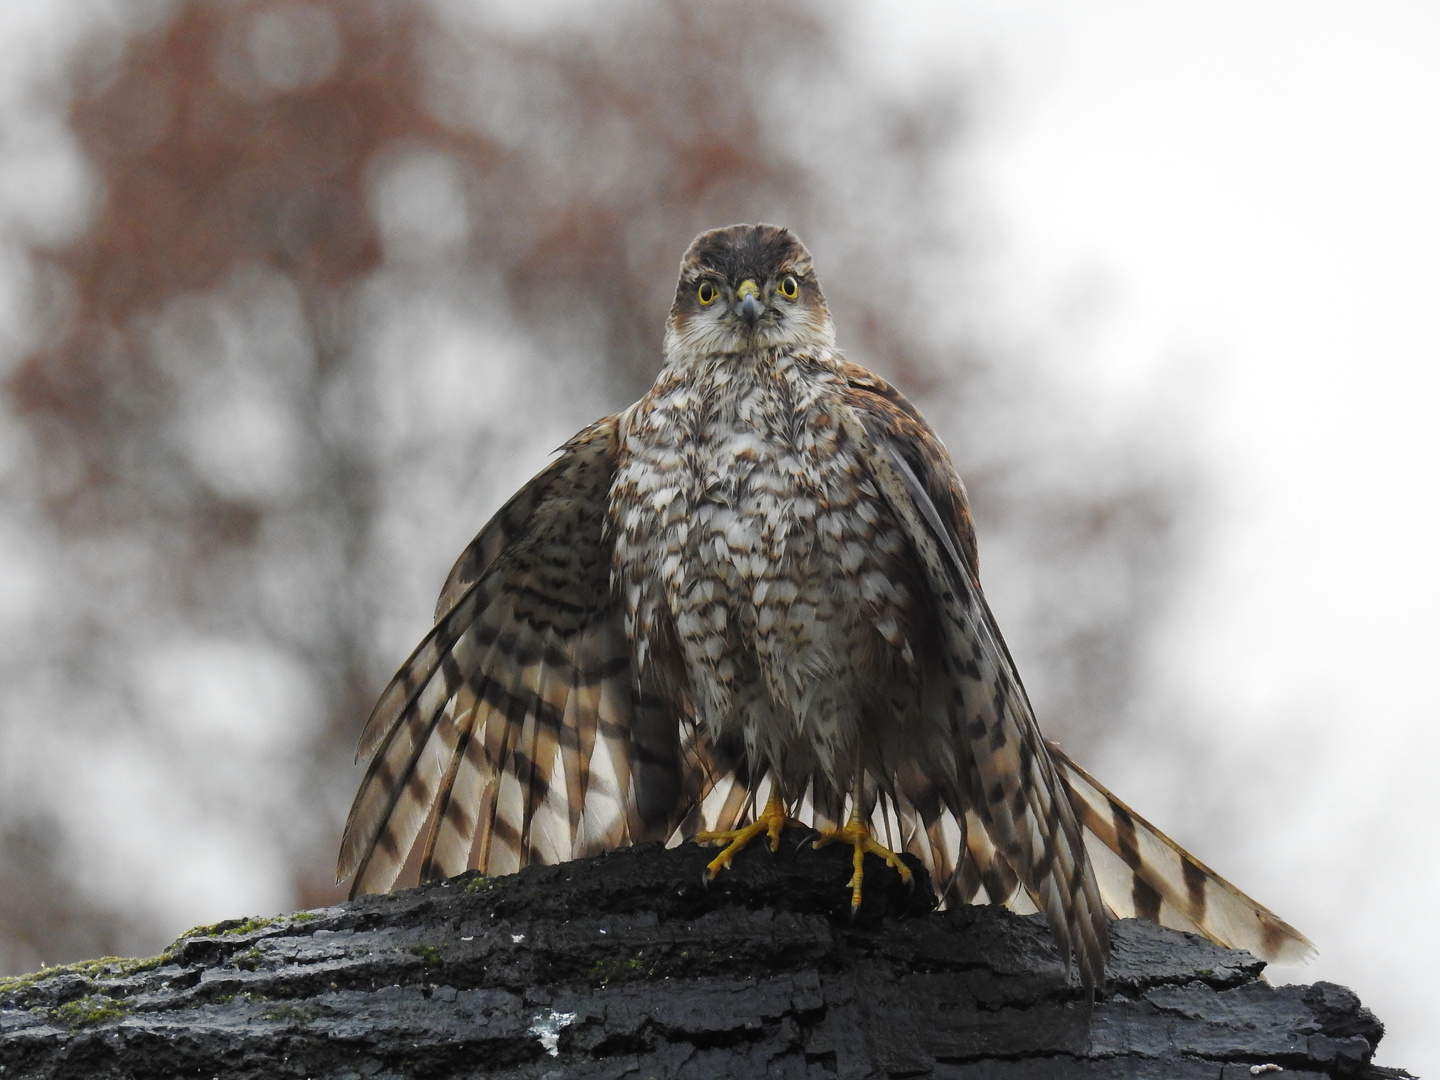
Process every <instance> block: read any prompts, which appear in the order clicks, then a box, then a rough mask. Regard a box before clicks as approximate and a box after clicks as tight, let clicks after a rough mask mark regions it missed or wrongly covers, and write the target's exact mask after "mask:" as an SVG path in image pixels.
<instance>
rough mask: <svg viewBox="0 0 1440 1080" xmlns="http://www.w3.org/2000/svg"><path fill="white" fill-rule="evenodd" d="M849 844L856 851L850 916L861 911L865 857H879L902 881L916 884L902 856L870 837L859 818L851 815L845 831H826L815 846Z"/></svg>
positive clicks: (851, 881)
mask: <svg viewBox="0 0 1440 1080" xmlns="http://www.w3.org/2000/svg"><path fill="white" fill-rule="evenodd" d="M839 843H845V844H849V845H850V846H851V847H852V848H854V850H855V873H854V874H853V875H851V877H850V914H851V915H852V916H853V915H854V914H855V912H857V911H859V910H860V887H861V885H862V884H863V883H864V881H865V856H866V855H879V856H880V858H882V859H884V860H885V862H886V863H887V864H888V865H890V866H893V867H894V868H895V870H896V871H897V872H898V873H899V874H900V879H901V880H902V881H904V882H906V883H907V884H911V885H913V884H914V876H913V875H912V874H911V873H910V867H908V866H906V865H905V863H904V862H903V861H902V860H901V858H900V856H899V855H897V854H895V852H893V851H891V850H890V849H889V848H887V847H885V845H883V844H880V843H877V842H876V841H875V838H874V837H872V836H871V835H870V830H869V828H867V827H866V825H865V823H864V822H863V821H861V820H860V819H859V818H858V817H855V816H854V815H851V818H850V820H849V821H847V822H846V823H845V827H844V828H843V829H826V830H825V831H824V832H823V833H821V834H820V839H818V840H816V841H815V846H816V847H817V848H818V847H824V846H825V845H826V844H839Z"/></svg>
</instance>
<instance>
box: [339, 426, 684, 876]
mask: <svg viewBox="0 0 1440 1080" xmlns="http://www.w3.org/2000/svg"><path fill="white" fill-rule="evenodd" d="M614 433H615V421H614V418H607V419H605V420H602V421H600V422H598V423H597V424H595V425H592V426H591V427H590V428H588V429H587V430H586V431H584V432H582V433H581V434H580V435H579V436H577V437H576V438H575V439H573V440H572V441H571V442H570V443H569V444H567V446H566V447H565V448H564V450H563V451H562V454H561V456H560V458H559V459H558V460H557V461H555V462H554V463H553V464H552V465H551V466H550V467H549V468H547V469H546V470H545V471H544V472H542V473H541V474H540V475H539V476H537V477H536V478H535V480H533V481H531V483H530V484H529V485H527V486H526V488H525V489H524V490H523V491H522V492H521V493H520V494H519V495H517V496H516V497H515V498H513V499H512V500H510V502H509V503H507V504H506V506H505V507H504V508H503V509H502V510H501V511H500V512H499V513H498V514H497V515H496V516H495V518H494V519H493V520H492V521H491V522H490V524H489V525H487V526H486V528H485V529H484V530H482V532H481V534H480V536H479V537H477V539H476V540H475V542H474V543H472V545H471V546H470V548H469V549H468V550H467V553H466V554H465V555H464V556H462V558H461V560H460V562H459V563H457V565H456V569H455V570H454V571H452V573H451V576H450V580H449V581H448V582H447V584H446V591H445V595H444V597H442V603H441V605H440V609H441V614H440V617H439V620H438V621H437V623H436V625H435V628H434V629H433V630H432V631H431V632H430V634H429V635H427V636H426V638H425V640H424V641H422V642H421V644H420V646H419V647H418V648H417V649H416V650H415V652H414V654H413V655H412V656H411V658H410V659H409V660H408V661H407V662H406V664H405V665H404V666H403V667H402V668H401V670H400V672H399V673H398V674H397V675H396V676H395V678H394V679H393V680H392V681H391V683H390V685H389V686H388V687H387V688H386V690H385V692H384V693H383V694H382V695H381V697H380V701H379V703H378V704H377V705H376V707H375V711H374V712H373V713H372V715H371V717H370V721H369V722H368V724H367V725H366V730H365V734H364V735H363V736H362V739H361V754H362V755H364V754H371V755H373V756H372V760H371V763H370V767H369V769H368V771H367V773H366V775H365V778H364V780H363V781H362V782H361V786H360V790H359V792H358V793H357V795H356V798H355V804H354V806H353V808H352V809H351V813H350V817H349V820H348V821H347V823H346V829H345V837H344V840H343V841H342V845H341V855H340V863H339V868H338V869H339V874H340V876H341V877H342V878H343V877H345V876H347V875H349V874H351V873H354V874H355V875H356V878H355V884H354V887H353V891H354V892H357V893H358V892H367V891H376V890H384V889H388V888H389V887H390V886H391V885H392V883H393V882H394V880H395V876H396V875H397V874H398V873H399V870H400V867H401V866H402V865H403V864H404V862H405V859H406V857H407V855H408V853H409V850H410V847H411V845H412V844H413V843H414V842H415V839H416V837H417V836H418V835H419V831H420V829H421V827H422V826H423V824H424V822H425V820H426V818H427V817H431V816H432V815H433V819H432V825H431V830H430V833H429V836H428V838H427V841H426V845H425V853H424V857H423V863H424V873H425V874H427V875H429V874H441V873H454V872H457V870H459V869H463V868H464V863H465V862H467V861H469V854H470V848H471V846H472V843H473V840H474V837H475V834H476V833H477V832H479V833H482V834H484V837H485V839H484V840H483V841H482V844H481V847H482V852H481V855H482V858H481V860H480V861H481V864H482V868H492V867H493V868H494V869H496V870H499V869H501V868H506V869H514V868H518V867H519V866H521V865H524V864H525V863H526V862H528V861H532V860H533V859H535V858H537V857H539V858H545V859H548V860H553V858H554V857H555V856H556V854H557V851H559V850H560V849H564V856H563V857H565V858H569V857H572V856H573V855H574V854H576V853H577V851H576V850H575V848H576V845H577V844H580V845H581V846H583V847H584V848H585V849H586V850H594V849H595V848H596V847H597V846H600V847H604V846H614V845H615V844H618V843H622V842H627V841H629V840H631V839H636V838H639V837H642V836H662V837H663V836H664V835H667V834H668V832H669V831H670V829H671V828H672V827H673V821H671V818H672V817H673V816H675V810H676V807H675V803H676V802H677V798H678V791H679V787H680V781H679V779H678V778H677V777H678V773H679V769H680V765H679V761H678V758H677V755H678V745H675V746H674V747H673V748H672V745H671V743H675V744H678V734H677V735H676V736H675V737H674V739H672V740H671V743H667V742H666V741H665V738H664V737H663V735H655V734H654V732H655V730H656V729H657V728H663V726H664V725H663V723H657V721H656V720H655V719H653V717H652V714H653V709H650V708H648V707H647V706H645V705H644V704H643V703H642V704H639V705H637V703H636V701H635V699H634V694H633V692H632V684H633V681H634V680H633V677H632V673H631V668H630V657H629V651H628V647H627V645H626V642H625V637H624V633H623V629H622V628H621V626H620V624H619V619H618V616H617V613H616V610H615V605H614V603H613V600H612V597H611V595H610V588H609V548H608V545H607V544H606V543H605V539H604V536H603V521H604V513H605V505H606V496H607V493H608V490H609V482H610V475H611V473H612V471H613V466H614V448H615V444H614ZM637 713H638V715H640V716H641V717H642V720H643V721H644V722H643V723H642V725H641V730H642V732H644V733H645V735H644V737H645V738H646V739H648V740H649V743H651V744H656V745H655V747H654V749H653V751H652V752H651V754H650V755H649V757H650V764H649V765H648V766H647V772H646V774H645V776H644V778H643V780H644V782H648V783H652V784H654V785H655V786H656V793H655V794H654V795H651V794H649V793H647V792H646V791H644V790H639V791H637V790H635V783H634V780H635V778H634V777H632V770H631V762H630V752H631V746H632V741H633V738H634V736H633V733H632V723H633V721H634V717H635V715H636V714H637ZM677 727H678V725H677ZM597 730H603V731H606V732H608V734H605V735H602V736H601V741H602V742H603V743H604V744H605V746H606V747H607V749H608V754H607V756H606V765H607V770H608V771H607V775H606V777H605V778H604V781H605V782H604V783H603V784H599V785H597V784H596V783H595V782H594V779H595V778H594V777H593V776H592V770H593V767H594V762H593V760H592V758H593V748H594V746H595V743H596V735H595V732H596V731H597ZM462 744H463V749H462V750H461V753H460V754H459V755H457V754H456V753H455V752H454V751H455V749H456V748H457V747H461V746H462ZM672 749H673V752H672V753H671V756H670V757H669V758H667V757H666V753H667V752H671V751H672ZM557 756H558V757H559V758H560V760H561V766H560V771H561V772H563V774H564V775H563V776H559V775H556V758H557ZM667 771H668V772H670V773H674V774H676V777H668V776H667V775H666V774H667ZM550 790H555V791H564V792H565V793H566V806H565V808H564V822H565V825H566V826H567V828H565V829H561V828H559V827H558V825H557V824H556V823H555V822H553V821H551V820H550V819H549V818H547V819H546V823H547V830H548V831H546V832H545V833H544V835H536V834H534V833H533V832H532V825H533V823H534V821H535V819H536V815H537V813H538V812H539V811H540V809H541V807H542V805H543V804H544V802H545V799H546V792H548V791H550ZM572 794H573V796H574V799H575V804H571V802H570V797H571V796H572ZM587 802H588V807H587ZM657 807H659V808H660V809H657ZM587 809H588V810H589V811H590V814H591V817H592V818H594V819H595V820H591V821H588V822H587V821H586V811H587ZM646 822H648V824H646ZM566 833H568V834H569V835H568V836H567V835H565V834H566ZM497 838H498V839H497Z"/></svg>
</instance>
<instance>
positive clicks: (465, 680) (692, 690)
mask: <svg viewBox="0 0 1440 1080" xmlns="http://www.w3.org/2000/svg"><path fill="white" fill-rule="evenodd" d="M357 756H358V757H360V758H365V757H368V758H369V759H370V764H369V769H368V771H367V772H366V774H365V777H364V779H363V781H362V782H361V784H360V789H359V792H358V793H357V794H356V796H355V803H354V806H353V807H352V809H351V811H350V817H349V820H348V821H347V822H346V826H345V835H344V839H343V841H342V844H341V850H340V860H339V870H338V872H339V877H340V878H341V879H344V878H345V877H347V876H349V875H351V874H353V875H354V877H355V880H354V885H353V887H352V890H351V894H352V895H355V894H357V893H364V892H377V891H384V890H387V889H390V888H391V887H393V886H394V884H395V882H396V880H397V877H398V876H399V874H400V872H401V870H402V869H403V867H404V866H405V864H406V862H407V860H408V859H410V858H411V857H412V854H415V855H418V862H419V875H420V878H421V880H428V879H432V878H436V877H445V876H452V875H454V874H458V873H461V872H462V871H464V870H466V869H470V868H477V869H479V870H481V871H483V872H485V873H489V874H503V873H508V872H511V871H514V870H517V869H519V868H520V867H522V866H525V865H526V864H528V863H557V862H561V861H564V860H567V859H573V858H578V857H581V856H584V855H588V854H592V853H595V852H600V851H604V850H607V849H611V848H615V847H618V846H621V845H625V844H630V843H635V842H639V841H644V840H666V841H669V842H672V843H678V842H680V841H681V840H682V839H687V838H691V837H694V838H697V839H700V840H702V841H712V842H718V843H721V844H724V845H725V846H724V848H723V850H721V851H720V853H719V854H718V855H717V856H716V857H715V859H714V861H713V862H711V863H710V866H709V869H708V873H709V874H710V875H711V876H714V875H715V874H716V873H718V872H720V871H721V870H722V869H723V868H724V867H725V866H726V865H727V864H728V862H729V860H730V858H731V857H732V856H733V855H734V853H735V852H736V851H738V850H739V849H740V848H741V847H743V846H744V845H745V844H747V843H749V842H751V841H752V840H753V839H755V838H757V837H759V836H762V835H763V836H766V837H768V839H769V841H770V843H771V846H772V848H773V846H774V845H775V844H776V843H777V842H778V839H779V835H780V830H781V829H782V827H783V826H784V825H785V824H786V823H787V822H788V821H791V820H796V819H798V820H799V821H801V822H802V823H804V824H807V825H811V826H813V827H815V828H816V829H818V830H820V832H821V840H820V842H822V843H824V842H838V843H845V844H848V845H850V846H851V848H852V849H853V852H854V867H855V874H854V877H853V878H852V880H851V889H852V895H853V902H854V903H856V904H858V902H859V898H860V894H861V889H862V886H863V858H864V856H865V855H866V854H867V853H874V854H877V855H879V856H880V857H881V858H884V859H886V860H887V861H888V862H890V864H891V865H893V866H895V867H896V869H897V870H899V871H900V872H901V874H902V876H907V875H909V873H910V871H909V868H908V867H906V866H905V865H904V863H903V862H901V861H900V859H899V858H898V856H897V855H896V854H895V852H896V851H905V852H910V853H913V854H914V855H916V856H918V857H919V859H920V860H921V861H922V862H923V864H924V865H925V867H926V868H927V870H928V871H929V872H930V874H931V877H932V879H933V880H934V881H935V883H936V885H937V888H938V889H939V890H940V891H941V893H942V899H943V900H944V901H946V902H948V903H962V902H971V903H984V902H991V903H1002V904H1006V905H1009V906H1011V907H1012V908H1016V909H1019V910H1027V911H1034V910H1039V911H1041V912H1043V913H1044V915H1045V917H1046V919H1047V921H1048V923H1049V926H1050V929H1051V932H1052V933H1053V935H1054V937H1055V939H1056V942H1057V945H1058V946H1059V949H1060V952H1061V954H1062V955H1063V956H1065V957H1066V958H1067V960H1068V959H1069V958H1071V957H1072V956H1073V958H1074V960H1075V962H1076V963H1077V966H1078V968H1079V972H1080V975H1081V978H1082V980H1083V982H1084V984H1085V985H1086V986H1087V987H1093V986H1095V985H1096V984H1097V983H1101V982H1102V981H1103V977H1104V969H1105V962H1106V956H1107V949H1108V946H1107V926H1108V923H1107V919H1108V918H1112V917H1125V916H1143V917H1146V918H1150V919H1154V920H1156V921H1159V922H1161V923H1163V924H1164V925H1167V926H1172V927H1177V928H1180V929H1184V930H1191V931H1198V932H1201V933H1204V934H1206V935H1208V936H1209V937H1211V938H1213V939H1214V940H1216V941H1218V942H1220V943H1221V944H1225V945H1230V946H1235V947H1242V948H1246V949H1249V950H1250V951H1251V952H1253V953H1255V954H1257V955H1259V956H1261V957H1264V958H1268V959H1274V960H1282V959H1283V960H1295V959H1299V958H1302V957H1304V956H1306V955H1308V954H1309V953H1310V952H1311V950H1312V946H1311V945H1310V943H1309V942H1308V941H1307V940H1306V939H1305V938H1304V937H1303V936H1302V935H1301V934H1300V933H1299V932H1298V931H1296V930H1295V929H1293V928H1292V927H1290V926H1289V925H1288V924H1286V923H1285V922H1283V921H1281V920H1280V919H1279V918H1278V917H1276V916H1275V915H1274V914H1272V913H1271V912H1270V911H1268V910H1267V909H1265V908H1264V907H1261V906H1260V905H1259V904H1257V903H1256V902H1255V901H1253V900H1251V899H1250V898H1249V897H1247V896H1245V895H1244V894H1242V893H1241V892H1240V891H1239V890H1237V889H1235V888H1234V887H1233V886H1231V885H1230V884H1228V883H1227V882H1225V881H1224V880H1222V879H1221V878H1219V877H1218V876H1216V875H1215V874H1214V873H1212V872H1211V871H1210V870H1209V869H1207V868H1206V867H1205V866H1203V865H1202V864H1201V863H1199V862H1198V861H1197V860H1196V859H1194V858H1193V857H1191V856H1190V855H1189V854H1187V853H1186V852H1185V851H1183V850H1182V849H1181V848H1180V847H1179V846H1177V845H1176V844H1175V843H1173V842H1172V841H1170V840H1169V839H1168V838H1166V837H1165V836H1164V835H1162V834H1161V833H1160V832H1159V831H1158V830H1157V829H1155V828H1154V827H1152V826H1151V825H1149V824H1148V823H1147V822H1145V821H1144V820H1143V819H1142V818H1140V817H1139V816H1138V815H1137V814H1135V813H1134V812H1132V811H1131V810H1130V809H1128V808H1127V807H1126V806H1125V805H1124V804H1123V803H1121V802H1120V801H1119V800H1118V799H1116V798H1115V797H1114V796H1112V795H1111V794H1110V793H1109V792H1107V791H1106V790H1105V789H1104V788H1103V787H1101V786H1100V784H1098V783H1097V782H1096V781H1095V780H1094V779H1092V778H1091V777H1090V776H1089V775H1088V774H1087V773H1086V772H1085V771H1084V770H1082V769H1081V768H1080V767H1079V766H1077V765H1076V764H1075V763H1074V762H1072V761H1071V760H1070V759H1069V758H1068V757H1067V756H1066V755H1065V754H1064V753H1062V752H1061V751H1060V750H1059V748H1058V747H1056V746H1054V745H1052V744H1048V743H1047V742H1046V741H1045V739H1044V738H1043V737H1042V735H1041V733H1040V729H1039V727H1038V726H1037V724H1036V721H1035V717H1034V714H1033V712H1032V710H1031V707H1030V703H1029V701H1028V700H1027V698H1026V695H1025V690H1024V688H1023V687H1022V685H1021V682H1020V677H1019V674H1018V673H1017V672H1016V670H1015V664H1014V662H1013V660H1012V659H1011V657H1010V653H1009V650H1008V649H1007V648H1006V645H1005V642H1004V639H1003V638H1002V637H1001V636H1000V630H999V627H998V626H996V624H995V619H994V617H993V616H992V615H991V612H990V609H989V606H988V605H987V604H986V602H985V596H984V593H982V592H981V589H980V580H979V576H978V562H977V557H976V548H975V532H974V529H973V527H972V525H971V519H970V511H969V508H968V504H967V500H966V495H965V489H964V487H963V485H962V484H961V482H960V478H959V476H958V475H957V474H956V472H955V468H954V466H953V465H952V464H951V461H950V458H949V455H948V454H947V453H946V451H945V448H944V446H943V445H942V444H941V442H940V440H939V438H937V437H936V435H935V433H934V432H933V431H931V429H930V427H929V425H927V424H926V422H925V421H924V419H922V418H921V416H920V414H919V413H918V412H917V411H916V409H915V408H914V406H912V405H911V404H910V402H909V401H907V400H906V399H905V398H904V397H903V396H902V395H901V394H900V392H899V391H897V390H896V389H894V388H893V387H892V386H890V385H889V384H888V383H886V382H885V381H884V380H882V379H880V378H879V377H877V376H875V375H873V374H872V373H870V372H869V371H867V370H865V369H864V368H862V367H860V366H859V365H857V364H855V363H852V362H851V361H849V360H847V359H846V358H845V356H844V355H843V354H842V353H841V352H840V351H839V350H838V349H837V348H836V345H835V334H834V328H833V325H832V323H831V318H830V312H829V309H828V307H827V305H826V301H825V297H824V294H823V293H822V292H821V290H820V283H819V281H818V280H817V278H816V276H815V271H814V268H813V266H812V261H811V256H810V253H809V252H808V251H807V250H806V248H805V247H804V245H803V244H801V242H800V241H799V239H798V238H797V237H796V236H795V235H794V234H792V233H791V232H790V231H789V230H787V229H784V228H779V227H775V226H770V225H753V226H752V225H734V226H730V227H728V228H722V229H715V230H712V231H709V232H706V233H702V234H701V235H700V236H699V237H697V238H696V239H695V241H694V242H693V243H692V244H691V245H690V248H689V250H688V251H687V252H686V254H685V257H684V259H683V261H682V263H681V267H680V280H679V285H678V286H677V288H676V290H675V302H674V305H673V307H672V308H671V311H670V317H669V320H668V322H667V324H666V333H665V363H664V367H663V368H662V369H661V371H660V373H659V375H658V377H657V378H656V380H655V384H654V385H653V386H652V387H651V388H650V390H649V391H648V392H647V393H646V394H645V395H644V396H643V397H642V398H641V399H640V400H639V401H637V402H636V403H635V404H634V405H631V406H630V407H629V408H627V409H625V410H624V411H623V412H620V413H618V414H616V415H614V416H607V417H605V418H604V419H602V420H598V421H596V422H595V423H593V424H591V425H590V426H589V427H587V428H586V429H585V430H583V431H581V432H580V433H579V434H578V435H576V436H575V437H574V438H572V439H571V440H570V441H569V442H568V443H566V444H565V446H564V447H563V448H562V449H561V450H560V452H559V456H558V457H557V458H556V459H555V460H554V461H553V462H552V463H551V464H550V465H549V466H548V467H547V468H546V469H544V470H543V471H542V472H541V473H540V474H539V475H538V476H536V477H535V478H534V479H533V480H531V481H530V482H529V483H528V484H526V485H525V487H523V488H522V489H521V490H520V491H519V492H518V493H516V495H515V496H514V497H513V498H511V499H510V501H509V502H508V503H506V504H505V506H504V507H502V508H501V510H500V511H499V512H498V513H497V514H496V515H495V517H494V518H493V519H492V520H491V521H490V523H489V524H487V525H486V526H485V528H484V529H482V530H481V532H480V534H479V535H478V536H477V537H476V538H475V540H474V541H473V542H472V543H471V544H470V546H469V547H468V548H467V549H466V550H465V552H464V553H463V554H462V555H461V556H460V559H459V561H458V562H457V563H456V564H455V568H454V569H453V570H452V571H451V573H450V576H449V579H448V580H447V581H446V582H445V586H444V589H443V590H442V592H441V595H440V600H439V604H438V606H437V608H436V622H435V626H434V629H432V630H431V631H430V633H429V634H428V635H426V637H425V639H424V640H423V641H421V643H420V645H419V646H418V647H417V648H416V650H415V652H414V653H413V654H412V655H411V656H410V658H409V659H408V660H407V661H406V662H405V664H404V666H402V667H401V669H400V671H399V673H398V674H396V676H395V677H394V679H393V680H392V681H391V682H390V684H389V685H388V686H387V687H386V689H385V690H384V692H383V694H382V695H381V697H380V700H379V702H378V704H376V706H375V709H374V712H373V713H372V714H371V716H370V719H369V722H368V723H367V725H366V727H365V730H364V733H363V734H362V736H361V738H360V747H359V751H358V755H357ZM757 809H758V812H757ZM422 830H423V831H424V836H423V841H421V833H422ZM882 838H883V840H884V843H883V844H882V843H881V839H882ZM417 842H421V843H423V846H422V847H421V848H420V849H419V851H418V852H415V851H414V849H415V845H416V844H417Z"/></svg>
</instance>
